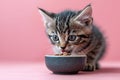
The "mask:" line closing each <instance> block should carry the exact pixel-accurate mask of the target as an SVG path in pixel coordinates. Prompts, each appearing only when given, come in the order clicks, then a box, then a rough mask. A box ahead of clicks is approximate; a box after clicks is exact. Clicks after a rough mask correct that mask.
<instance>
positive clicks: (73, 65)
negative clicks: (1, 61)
mask: <svg viewBox="0 0 120 80" xmlns="http://www.w3.org/2000/svg"><path fill="white" fill-rule="evenodd" d="M45 63H46V66H47V68H48V69H49V70H51V71H52V72H53V73H56V74H76V73H78V72H79V71H80V70H83V68H84V66H85V63H86V55H70V56H55V55H45Z"/></svg>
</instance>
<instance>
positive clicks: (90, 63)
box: [76, 51, 96, 71]
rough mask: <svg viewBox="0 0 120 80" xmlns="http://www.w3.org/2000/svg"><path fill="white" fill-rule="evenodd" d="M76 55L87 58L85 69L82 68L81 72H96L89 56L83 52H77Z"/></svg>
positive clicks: (92, 60)
mask: <svg viewBox="0 0 120 80" xmlns="http://www.w3.org/2000/svg"><path fill="white" fill-rule="evenodd" d="M76 54H77V55H86V56H87V62H86V64H85V67H84V69H83V71H95V70H96V64H95V63H94V58H91V54H90V55H87V54H86V53H85V52H84V51H81V52H78V53H76ZM92 57H93V56H92Z"/></svg>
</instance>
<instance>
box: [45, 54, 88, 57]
mask: <svg viewBox="0 0 120 80" xmlns="http://www.w3.org/2000/svg"><path fill="white" fill-rule="evenodd" d="M45 57H87V56H86V55H83V54H82V55H69V56H56V55H54V54H47V55H45Z"/></svg>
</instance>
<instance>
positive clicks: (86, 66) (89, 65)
mask: <svg viewBox="0 0 120 80" xmlns="http://www.w3.org/2000/svg"><path fill="white" fill-rule="evenodd" d="M95 70H96V67H95V65H93V64H90V63H87V64H86V65H85V67H84V69H83V71H95Z"/></svg>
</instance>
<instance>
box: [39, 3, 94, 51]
mask: <svg viewBox="0 0 120 80" xmlns="http://www.w3.org/2000/svg"><path fill="white" fill-rule="evenodd" d="M39 12H40V14H41V15H42V17H43V20H44V24H45V26H46V33H47V35H48V37H49V39H50V41H51V43H52V44H53V45H54V46H55V48H56V49H55V50H57V51H58V52H62V51H66V52H71V51H72V50H74V48H76V47H77V46H81V47H82V46H83V45H84V44H85V43H86V42H88V41H89V36H90V35H91V33H92V22H93V19H92V8H91V5H88V6H86V7H85V8H84V9H83V10H80V11H71V10H65V11H63V12H60V13H57V14H56V13H50V12H48V11H45V10H43V9H39Z"/></svg>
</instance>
